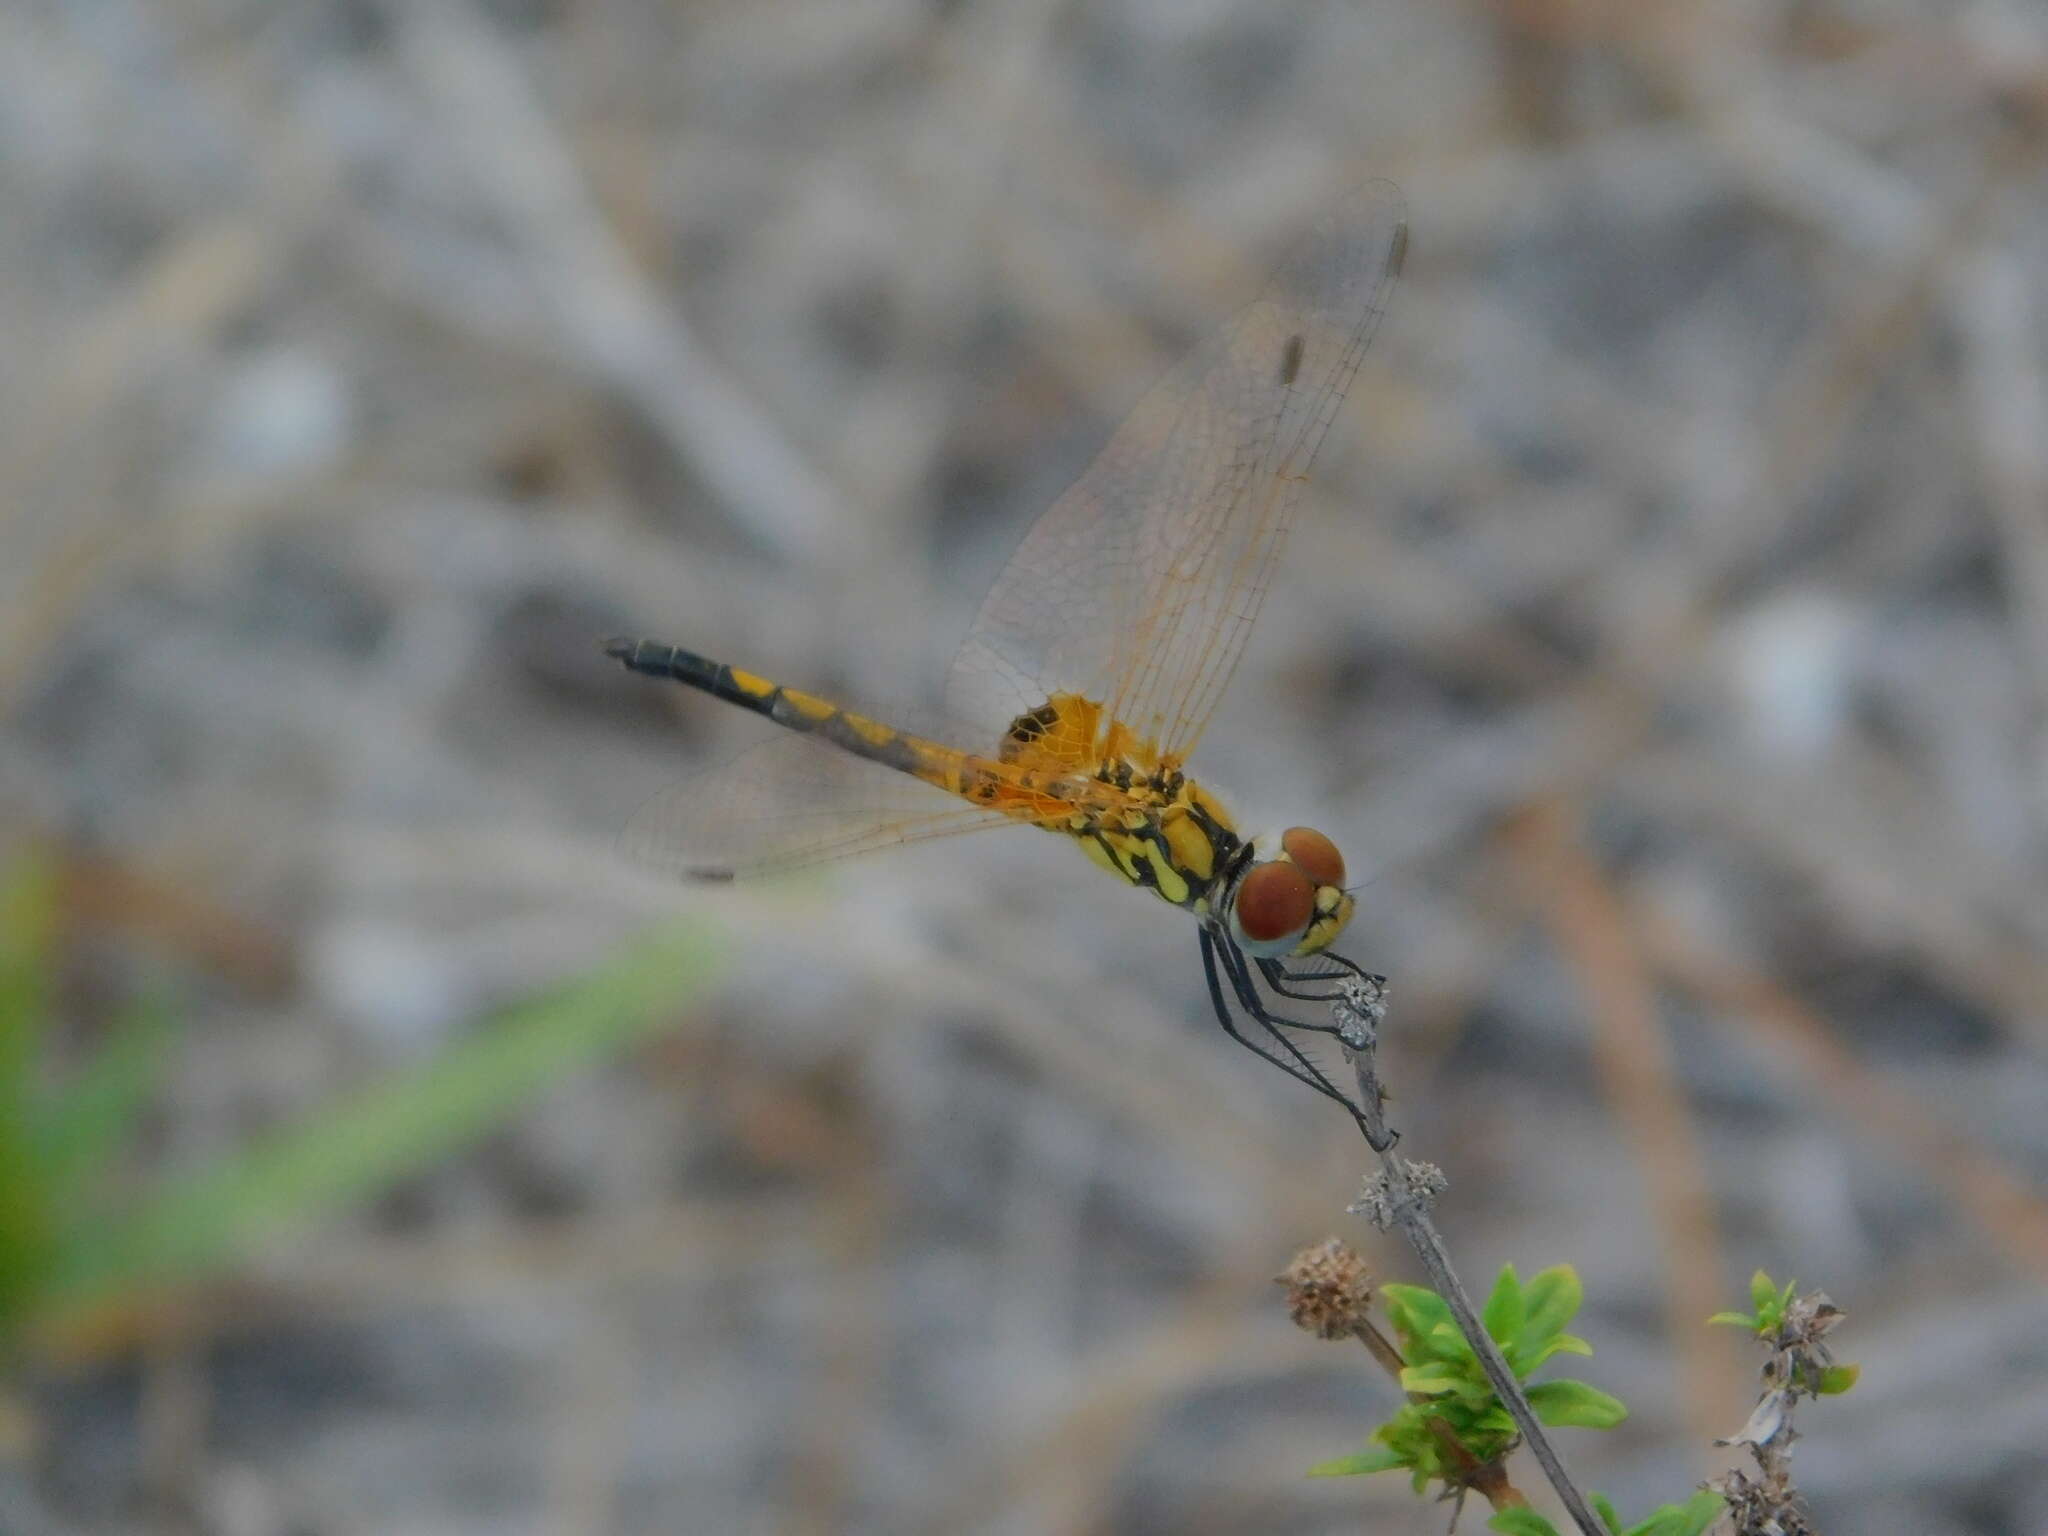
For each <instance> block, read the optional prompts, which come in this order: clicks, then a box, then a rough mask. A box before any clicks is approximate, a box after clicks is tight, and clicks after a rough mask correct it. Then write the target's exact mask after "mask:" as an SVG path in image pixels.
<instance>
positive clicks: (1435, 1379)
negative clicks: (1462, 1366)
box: [1401, 1364, 1471, 1397]
mask: <svg viewBox="0 0 2048 1536" xmlns="http://www.w3.org/2000/svg"><path fill="white" fill-rule="evenodd" d="M1470 1385H1471V1383H1470V1382H1469V1381H1467V1380H1466V1378H1465V1377H1464V1376H1463V1375H1461V1374H1460V1373H1459V1372H1457V1371H1454V1370H1452V1369H1451V1368H1450V1367H1449V1366H1447V1365H1443V1364H1431V1365H1410V1366H1404V1367H1403V1368H1402V1371H1401V1390H1402V1391H1403V1392H1416V1393H1420V1394H1421V1395H1422V1396H1424V1397H1435V1396H1437V1395H1438V1394H1440V1393H1444V1392H1460V1391H1463V1390H1464V1389H1465V1388H1466V1387H1468V1386H1470Z"/></svg>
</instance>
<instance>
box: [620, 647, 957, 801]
mask: <svg viewBox="0 0 2048 1536" xmlns="http://www.w3.org/2000/svg"><path fill="white" fill-rule="evenodd" d="M604 653H605V654H606V655H607V656H610V657H613V658H614V659H616V660H618V661H619V662H622V663H623V664H624V665H625V667H626V668H627V670H628V671H632V672H642V673H645V674H646V675H647V676H649V677H665V678H669V679H672V680H673V681H675V682H678V683H682V684H684V685H685V686H686V687H690V688H696V689H700V690H702V691H703V692H705V693H708V694H710V695H711V696H712V697H713V698H715V699H723V700H725V702H726V703H728V704H737V705H739V706H740V708H742V709H750V710H752V711H753V712H754V713H755V714H757V715H766V716H767V717H768V718H769V719H770V720H773V721H774V722H775V723H776V724H777V725H782V726H787V727H788V728H789V729H790V730H793V731H804V732H807V733H811V734H815V735H818V736H822V737H823V738H824V739H825V740H827V741H829V742H831V743H832V744H833V745H834V746H835V747H842V748H844V749H845V750H846V751H848V752H851V753H853V754H854V755H855V756H857V757H865V758H870V759H872V760H873V761H875V762H878V763H881V764H883V765H884V766H885V767H889V768H895V769H897V770H899V771H901V772H903V773H908V774H914V775H916V776H917V777H919V778H926V779H928V778H930V777H931V776H932V774H933V772H934V768H935V764H934V758H935V756H937V755H940V754H941V752H942V749H940V748H938V747H937V746H936V745H935V744H933V743H929V742H925V741H921V740H920V739H919V738H917V737H915V736H906V735H904V734H903V733H902V732H900V731H897V730H894V729H893V728H891V727H889V726H886V725H883V724H882V723H881V722H880V721H879V720H870V719H869V718H868V717H867V716H865V715H856V714H854V713H853V712H852V711H851V710H845V709H841V708H840V707H839V706H838V705H837V704H834V703H833V702H832V701H831V700H830V699H821V698H819V697H818V696H817V695H816V694H813V693H804V692H803V691H801V690H800V689H796V688H785V687H783V686H782V684H780V683H777V682H774V681H772V680H771V679H769V678H765V677H762V676H760V675H759V674H758V673H754V672H748V671H745V670H743V669H741V668H739V667H735V666H731V665H729V664H728V663H726V662H722V661H713V660H711V658H710V657H708V656H699V655H698V654H697V653H696V652H695V651H686V650H684V649H683V648H682V647H681V646H679V645H663V644H662V643H661V642H660V641H658V640H623V639H622V640H607V641H606V642H605V646H604ZM945 755H952V754H945Z"/></svg>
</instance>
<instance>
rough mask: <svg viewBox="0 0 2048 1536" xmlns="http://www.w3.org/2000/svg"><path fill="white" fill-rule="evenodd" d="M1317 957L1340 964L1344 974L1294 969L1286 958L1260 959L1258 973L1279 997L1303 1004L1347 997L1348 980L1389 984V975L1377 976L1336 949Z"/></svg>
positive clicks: (1329, 1001)
mask: <svg viewBox="0 0 2048 1536" xmlns="http://www.w3.org/2000/svg"><path fill="white" fill-rule="evenodd" d="M1318 958H1319V959H1322V960H1324V961H1327V962H1329V963H1331V964H1333V965H1335V966H1337V967H1338V968H1339V971H1340V973H1341V974H1337V975H1332V974H1331V973H1330V972H1328V971H1310V970H1295V969H1294V968H1293V967H1291V966H1289V965H1288V964H1287V962H1286V961H1284V960H1261V961H1259V973H1260V974H1261V975H1263V976H1264V977H1265V978H1266V985H1267V986H1269V987H1271V988H1272V989H1273V990H1274V991H1275V992H1277V993H1278V994H1279V995H1280V996H1282V997H1287V998H1292V999H1294V1000H1295V1001H1296V1002H1301V1003H1334V1002H1338V1001H1341V1000H1342V998H1343V996H1344V986H1345V983H1347V982H1349V981H1352V980H1357V981H1362V982H1364V983H1365V984H1366V985H1367V986H1369V987H1376V988H1384V987H1385V986H1386V984H1387V978H1386V977H1384V976H1381V975H1378V974H1377V973H1375V972H1373V971H1368V970H1367V969H1366V968H1365V967H1364V966H1362V965H1360V964H1359V963H1358V962H1357V961H1355V960H1347V959H1345V958H1344V957H1343V956H1342V955H1340V954H1337V953H1335V952H1334V951H1331V950H1324V951H1323V953H1322V954H1321V955H1320V956H1319V957H1318ZM1295 984H1307V985H1309V986H1312V987H1319V988H1320V989H1321V990H1315V991H1296V990H1295ZM1300 1027H1301V1028H1304V1029H1313V1028H1315V1027H1316V1026H1314V1025H1308V1024H1305V1025H1302V1026H1300ZM1333 1032H1334V1031H1333Z"/></svg>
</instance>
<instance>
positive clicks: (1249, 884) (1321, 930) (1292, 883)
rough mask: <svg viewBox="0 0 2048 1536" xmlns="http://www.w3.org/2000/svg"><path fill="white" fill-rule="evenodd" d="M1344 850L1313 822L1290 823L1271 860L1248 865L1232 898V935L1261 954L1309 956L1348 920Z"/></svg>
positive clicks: (1239, 943)
mask: <svg viewBox="0 0 2048 1536" xmlns="http://www.w3.org/2000/svg"><path fill="white" fill-rule="evenodd" d="M1351 907H1352V899H1351V893H1350V892H1349V891H1347V890H1345V889H1344V855H1342V854H1341V853H1339V852H1338V851H1337V845H1336V844H1335V843H1333V842H1331V841H1330V840H1329V839H1328V838H1327V837H1325V836H1323V834H1322V833H1320V832H1318V831H1316V830H1315V829H1314V828H1312V827H1289V828H1288V829H1287V830H1286V831H1285V832H1282V833H1281V834H1280V838H1279V850H1278V852H1277V854H1276V855H1275V856H1274V857H1273V858H1270V859H1256V858H1255V860H1254V862H1252V863H1251V864H1250V865H1248V866H1247V867H1246V869H1245V871H1244V873H1243V874H1242V875H1240V876H1238V878H1237V883H1236V885H1235V887H1234V888H1233V889H1232V891H1231V897H1230V936H1231V938H1232V939H1233V940H1235V941H1236V943H1237V946H1238V947H1239V948H1240V949H1242V950H1243V951H1244V952H1245V953H1246V954H1248V955H1253V956H1257V957H1261V958H1277V957H1278V956H1281V955H1312V954H1314V953H1315V952H1316V951H1317V950H1319V949H1322V948H1324V947H1325V946H1326V945H1328V944H1329V943H1330V941H1331V940H1333V939H1335V938H1336V937H1337V935H1338V934H1340V933H1342V932H1343V931H1344V925H1345V924H1346V923H1348V922H1350V921H1351Z"/></svg>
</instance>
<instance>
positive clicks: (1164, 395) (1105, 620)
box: [947, 181, 1407, 758]
mask: <svg viewBox="0 0 2048 1536" xmlns="http://www.w3.org/2000/svg"><path fill="white" fill-rule="evenodd" d="M1406 245H1407V224H1406V207H1405V204H1404V203H1403V201H1402V198H1401V194H1400V192H1399V191H1398V190H1397V189H1396V188H1394V187H1393V186H1392V185H1391V184H1389V183H1387V182H1383V181H1381V182H1371V183H1368V184H1367V185H1366V186H1364V187H1361V188H1359V189H1357V190H1355V191H1353V192H1352V193H1350V194H1348V195H1347V196H1346V197H1344V198H1342V199H1340V200H1339V201H1338V202H1337V203H1336V204H1334V205H1333V206H1332V207H1331V208H1330V209H1329V210H1328V211H1327V212H1326V213H1325V214H1324V216H1323V217H1322V219H1321V220H1319V221H1318V223H1317V224H1316V226H1315V228H1314V229H1313V231H1311V232H1310V233H1309V234H1308V235H1307V236H1306V237H1305V238H1304V239H1303V240H1302V241H1301V243H1300V244H1299V245H1297V246H1296V247H1295V248H1294V250H1293V251H1292V253H1291V254H1290V255H1289V256H1288V257H1287V259H1286V260H1285V261H1284V262H1282V263H1281V265H1280V268H1279V270H1278V271H1276V272H1275V273H1274V274H1273V277H1272V279H1271V280H1270V281H1269V283H1268V284H1267V287H1266V290H1265V292H1264V293H1263V294H1262V295H1261V296H1260V297H1259V299H1258V300H1256V301H1255V302H1254V303H1252V304H1251V305H1249V306H1248V307H1247V308H1245V309H1243V310H1241V311H1240V312H1239V313H1238V314H1237V315H1236V316H1235V317H1234V318H1233V319H1232V320H1231V321H1230V322H1229V323H1228V324H1226V325H1225V326H1224V327H1223V328H1222V329H1221V330H1220V331H1218V332H1217V333H1216V334H1215V335H1214V336H1212V337H1210V338H1209V339H1208V340H1207V341H1206V342H1204V343H1203V344H1202V345H1201V346H1199V347H1197V348H1196V349H1195V350H1194V352H1192V353H1191V354H1190V355H1189V356H1188V357H1187V358H1185V359H1184V360H1183V361H1182V362H1181V363H1180V365H1179V366H1178V367H1176V368H1175V369H1174V370H1173V372H1172V373H1170V374H1168V375H1167V376H1166V378H1165V379H1163V380H1162V381H1161V382H1160V383H1158V384H1157V385H1155V386H1154V387H1153V389H1152V391H1151V393H1150V394H1148V395H1146V396H1145V398H1144V399H1143V400H1142V401H1141V402H1139V404H1138V407H1137V409H1136V410H1134V411H1133V412H1132V413H1131V416H1130V418H1129V419H1128V420H1127V421H1126V422H1125V423H1124V424H1123V426H1122V427H1120V428H1119V429H1118V430H1117V433H1116V435H1115V436H1114V437H1113V438H1111V439H1110V442H1109V444H1108V446H1107V447H1105V448H1104V449H1103V450H1102V452H1101V454H1100V455H1098V456H1097V458H1096V459H1095V462H1094V463H1093V464H1091V465H1090V466H1089V467H1088V471H1087V473H1086V474H1084V475H1083V476H1082V477H1081V479H1080V481H1079V482H1078V483H1077V484H1076V485H1074V487H1073V488H1072V489H1071V490H1069V491H1068V492H1067V493H1066V494H1065V495H1064V496H1062V497H1061V498H1060V499H1059V501H1057V502H1055V503H1054V504H1053V506H1052V507H1051V509H1050V510H1048V511H1047V512H1046V513H1045V515H1044V516H1043V517H1041V518H1040V519H1039V520H1038V522H1037V524H1036V525H1035V526H1034V527H1033V528H1032V530H1031V532H1030V533H1029V534H1028V535H1026V537H1025V540H1024V542H1023V544H1022V545H1021V546H1019V548H1018V550H1017V552H1016V554H1014V555H1013V556H1011V558H1010V562H1009V564H1008V565H1006V566H1005V567H1004V568H1003V571H1002V574H1001V575H1000V576H998V577H997V578H996V583H995V587H994V589H993V590H992V591H990V593H989V595H988V597H987V599H986V600H985V601H984V602H983V604H982V607H981V611H980V613H979V614H978V615H977V617H976V619H975V622H974V626H973V628H972V629H971V630H970V631H969V632H968V636H967V639H966V641H965V642H964V643H963V645H962V646H961V649H960V652H959V655H958V656H957V657H956V658H955V660H954V663H953V673H952V677H951V679H950V682H949V685H948V691H947V706H948V709H949V711H950V712H951V713H953V714H956V715H958V716H960V717H961V718H963V719H969V720H988V721H991V722H993V721H999V720H1007V719H1010V718H1012V717H1014V716H1016V715H1018V714H1020V713H1022V712H1024V711H1027V710H1030V709H1033V708H1035V707H1036V706H1037V705H1039V704H1040V703H1042V702H1043V701H1044V700H1045V699H1046V698H1047V697H1048V696H1049V695H1050V694H1052V693H1053V692H1055V691H1066V692H1074V693H1080V694H1082V695H1084V696H1086V697H1088V698H1091V699H1095V700H1098V701H1102V702H1104V703H1106V704H1107V706H1108V708H1107V711H1106V719H1105V724H1106V723H1107V720H1117V721H1121V722H1122V723H1123V724H1124V725H1126V726H1128V727H1130V728H1131V729H1132V730H1134V731H1135V732H1137V734H1138V735H1139V736H1140V737H1142V738H1145V739H1147V740H1149V741H1151V742H1153V743H1156V745H1157V747H1158V748H1159V750H1160V751H1161V752H1163V753H1166V754H1170V755H1173V756H1174V757H1176V758H1178V757H1182V756H1185V755H1186V753H1187V752H1188V751H1189V750H1190V749H1191V748H1192V747H1193V746H1194V744H1195V742H1196V740H1197V739H1198V738H1199V737H1200V735H1201V733H1202V728H1203V727H1204V726H1205V725H1206V724H1207V723H1208V720H1209V717H1210V715H1211V714H1213V713H1214V712H1215V708H1216V705H1217V703H1218V702H1219V700H1220V699H1221V697H1222V694H1223V690H1224V687H1225V685H1226V684H1228V682H1229V681H1230V675H1231V673H1232V671H1234V670H1235V668H1236V666H1237V660H1238V657H1239V656H1240V655H1241V654H1242V652H1243V649H1244V642H1245V638H1246V636H1247V635H1248V634H1249V633H1250V631H1251V626H1252V622H1253V621H1254V620H1255V619H1256V618H1257V617H1258V612H1259V604H1260V602H1261V601H1262V600H1263V599H1264V597H1265V592H1266V586H1267V583H1268V582H1269V581H1270V579H1271V575H1272V570H1273V564H1274V561H1275V560H1276V559H1277V558H1278V555H1279V552H1280V547H1281V545H1282V543H1283V542H1284V541H1285V539H1286V536H1287V531H1288V528H1289V526H1290V525H1291V523H1292V521H1293V516H1294V510H1295V507H1296V506H1297V504H1298V503H1299V501H1300V498H1301V491H1302V486H1303V484H1304V482H1305V479H1306V477H1307V474H1308V469H1309V465H1310V463H1311V462H1312V461H1313V460H1314V458H1315V455H1316V449H1317V448H1318V447H1320V446H1321V444H1322V440H1323V435H1324V433H1325V432H1326V431H1327V430H1328V429H1329V425H1330V421H1331V419H1332V418H1333V417H1334V416H1335V415H1336V412H1337V407H1338V405H1339V404H1340V403H1341V402H1342V401H1343V398H1344V394H1345V391H1346V390H1347V389H1349V388H1350V386H1351V381H1352V379H1353V378H1354V377H1355V376H1356V374H1357V372H1358V366H1359V362H1360V361H1361V359H1362V358H1363V357H1364V356H1365V350H1366V347H1367V346H1368V344H1369V343H1370V342H1371V340H1372V335H1373V330H1374V328H1375V327H1376V326H1377V325H1378V323H1379V317H1380V314H1381V311H1382V309H1383V307H1384V305H1385V303H1386V298H1387V294H1388V291H1389V289H1390V288H1391V286H1392V284H1393V280H1394V277H1395V275H1396V274H1397V273H1398V272H1399V270H1400V266H1401V258H1402V254H1403V252H1404V251H1405V249H1406Z"/></svg>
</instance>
